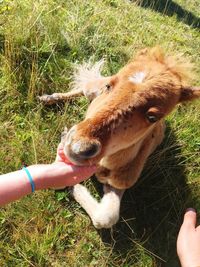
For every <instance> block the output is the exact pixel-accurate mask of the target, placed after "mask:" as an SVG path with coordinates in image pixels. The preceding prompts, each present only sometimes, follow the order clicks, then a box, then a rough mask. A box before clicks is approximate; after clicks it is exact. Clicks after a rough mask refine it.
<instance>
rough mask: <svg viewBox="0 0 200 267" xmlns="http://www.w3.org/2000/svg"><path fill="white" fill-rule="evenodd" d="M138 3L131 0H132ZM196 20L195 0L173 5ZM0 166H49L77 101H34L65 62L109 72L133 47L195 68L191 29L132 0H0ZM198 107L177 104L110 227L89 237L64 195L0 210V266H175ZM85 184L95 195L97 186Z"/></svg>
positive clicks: (194, 195) (199, 167)
mask: <svg viewBox="0 0 200 267" xmlns="http://www.w3.org/2000/svg"><path fill="white" fill-rule="evenodd" d="M140 2H141V1H140ZM175 3H178V4H179V5H180V6H182V8H184V9H186V10H188V11H190V12H193V11H194V15H195V16H198V15H199V14H200V9H199V8H200V7H199V2H198V1H197V0H195V1H190V3H189V2H188V1H184V0H177V1H176V2H175ZM0 20H1V23H0V104H1V109H0V144H1V150H0V166H1V172H2V173H6V172H9V171H12V170H16V169H19V168H21V166H22V165H23V164H24V163H26V164H33V163H39V162H46V163H49V162H52V161H53V160H54V158H55V151H56V146H57V144H58V142H59V139H60V134H61V132H62V130H63V128H64V126H68V127H70V126H71V125H73V124H75V123H76V122H77V121H80V120H81V119H82V118H83V116H84V112H85V110H86V108H87V101H86V100H85V99H84V98H79V99H77V100H74V101H72V102H70V103H66V104H65V105H59V106H56V107H53V108H46V107H43V106H42V105H41V104H39V103H38V102H37V99H36V96H37V95H41V94H43V93H52V92H60V91H66V90H68V89H69V84H70V82H71V74H72V71H73V63H75V62H82V61H83V60H87V59H89V58H90V57H91V56H92V57H93V58H94V60H99V59H101V58H102V57H104V58H105V59H106V61H107V63H106V66H105V69H104V73H105V74H112V73H115V72H116V71H117V70H118V69H119V68H120V67H121V66H123V64H124V63H126V62H127V60H129V59H130V57H131V56H132V55H134V54H135V53H136V51H137V50H138V49H141V48H143V47H146V46H154V45H157V44H159V45H161V47H163V48H164V49H165V50H166V51H167V52H169V53H172V54H174V53H183V54H184V56H185V57H187V58H188V59H190V60H191V61H192V62H193V63H194V65H195V67H196V69H197V82H198V78H199V73H200V72H199V69H200V63H199V62H200V54H199V51H200V33H199V31H198V29H197V28H195V27H192V25H188V24H187V23H186V20H184V18H183V19H182V20H181V18H179V17H177V16H176V15H173V16H168V15H163V14H162V12H157V11H155V9H153V8H152V7H151V8H146V7H142V6H141V4H139V1H125V0H118V1H117V0H104V1H93V0H92V1H80V0H73V1H72V0H69V1H53V0H44V1H27V0H23V1H22V0H17V1H12V0H7V1H6V0H5V1H0ZM199 121H200V103H199V102H198V101H196V102H194V103H192V104H190V105H184V106H182V107H178V108H177V110H176V111H174V112H173V113H172V114H171V115H170V116H169V117H168V119H167V131H166V138H165V141H164V143H163V144H162V145H161V147H160V148H159V149H158V150H157V151H156V152H155V153H154V155H152V156H151V158H150V160H149V162H148V164H147V166H146V168H145V170H144V172H143V175H142V177H141V179H140V180H139V181H138V183H137V184H136V185H135V187H134V188H133V189H130V190H128V191H127V193H126V195H125V196H124V198H123V203H122V208H121V218H120V222H119V223H118V224H117V225H116V226H115V227H113V229H112V230H111V231H109V230H108V231H107V230H106V231H100V232H97V231H96V230H95V229H94V227H93V226H92V224H91V222H90V219H89V218H88V216H87V215H86V214H85V212H84V211H83V210H82V209H81V208H80V207H79V205H78V204H77V203H75V202H74V201H73V200H72V199H71V197H70V194H69V193H66V192H56V193H55V192H54V191H48V190H47V191H43V192H37V193H35V194H34V195H31V196H29V197H25V198H24V199H22V200H20V201H18V202H16V203H13V204H10V205H8V206H6V207H5V208H2V209H1V210H0V240H1V242H0V266H20V267H21V266H37V267H43V266H44V267H46V266H48V267H49V266H52V267H62V266H77V267H78V266H84V267H85V266H101V267H102V266H110V267H111V266H112V267H113V266H123V267H128V266H133V267H147V266H148V267H150V266H152V267H155V266H156V267H160V266H168V267H174V266H178V260H177V257H176V249H175V242H176V236H177V232H178V229H179V226H180V223H181V219H182V215H183V211H184V209H185V208H186V207H188V206H190V205H192V206H193V207H195V208H197V209H200V201H199V194H200V180H199V177H200V157H199V151H200V135H199V130H200V127H199ZM86 184H87V186H88V187H90V189H91V190H92V191H93V193H94V195H98V186H97V188H96V183H94V184H92V183H91V182H90V181H87V182H86Z"/></svg>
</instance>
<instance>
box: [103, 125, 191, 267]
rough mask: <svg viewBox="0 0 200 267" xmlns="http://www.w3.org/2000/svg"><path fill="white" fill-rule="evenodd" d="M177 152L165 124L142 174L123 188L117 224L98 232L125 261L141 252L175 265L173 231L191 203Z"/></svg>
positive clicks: (171, 265)
mask: <svg viewBox="0 0 200 267" xmlns="http://www.w3.org/2000/svg"><path fill="white" fill-rule="evenodd" d="M180 155H181V151H180V147H179V145H178V143H177V140H176V137H175V136H174V135H173V133H172V131H171V129H170V128H169V127H167V133H166V138H165V140H164V142H163V144H162V145H161V146H160V148H158V149H157V151H155V153H154V154H153V155H152V156H151V157H150V158H149V160H148V162H147V164H146V167H145V169H144V171H143V174H142V177H141V178H140V179H139V181H138V182H137V183H136V184H135V186H134V187H133V188H131V189H129V190H127V191H126V193H125V195H124V197H123V199H122V205H121V214H120V215H121V217H120V221H119V223H118V224H117V225H116V226H114V227H113V229H112V230H111V231H110V230H105V229H104V230H100V231H99V234H100V236H101V238H102V240H103V242H105V243H106V244H110V245H112V246H113V251H114V252H115V253H117V254H118V255H119V257H122V258H123V259H126V261H127V262H126V264H129V263H130V264H132V260H133V258H134V254H135V255H136V254H137V253H139V254H138V256H139V258H141V252H142V251H144V252H145V254H149V255H151V258H153V259H154V261H155V263H154V265H153V266H156V267H158V266H159V267H161V266H168V267H175V266H179V263H178V258H177V256H176V239H177V234H178V231H179V228H180V225H181V222H182V217H183V214H184V210H185V208H186V207H188V206H189V205H191V203H192V197H191V193H190V190H189V188H188V187H187V184H186V177H185V176H184V166H183V164H181V162H183V158H181V156H180ZM131 254H132V255H133V256H131ZM131 257H132V260H131ZM144 264H145V263H144ZM131 266H132V265H131ZM142 266H143V265H142ZM144 266H145V265H144ZM148 266H149V265H148Z"/></svg>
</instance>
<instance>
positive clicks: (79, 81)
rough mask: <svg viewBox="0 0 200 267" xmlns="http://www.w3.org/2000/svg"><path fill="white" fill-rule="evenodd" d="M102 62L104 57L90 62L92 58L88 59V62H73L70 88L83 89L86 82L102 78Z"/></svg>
mask: <svg viewBox="0 0 200 267" xmlns="http://www.w3.org/2000/svg"><path fill="white" fill-rule="evenodd" d="M104 63H105V60H104V59H101V60H99V61H98V62H95V63H92V60H91V59H90V60H89V61H88V62H84V63H83V64H80V65H79V64H74V73H73V76H72V82H71V88H72V90H78V89H82V90H83V91H84V89H85V85H86V84H87V83H88V82H91V81H93V80H96V79H100V78H102V77H103V76H102V75H101V71H102V69H103V65H104Z"/></svg>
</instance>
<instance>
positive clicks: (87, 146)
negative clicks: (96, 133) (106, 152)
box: [71, 141, 101, 159]
mask: <svg viewBox="0 0 200 267" xmlns="http://www.w3.org/2000/svg"><path fill="white" fill-rule="evenodd" d="M71 149H72V151H73V153H74V154H76V155H78V156H79V157H80V158H82V159H88V158H92V157H95V156H96V155H97V154H99V152H100V150H101V144H100V143H99V142H98V143H97V142H82V141H78V142H76V143H74V144H73V145H72V146H71Z"/></svg>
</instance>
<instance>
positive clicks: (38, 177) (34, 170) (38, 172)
mask: <svg viewBox="0 0 200 267" xmlns="http://www.w3.org/2000/svg"><path fill="white" fill-rule="evenodd" d="M27 168H28V170H29V172H30V174H31V176H32V178H33V182H34V184H35V190H42V189H47V188H48V185H47V183H46V182H47V180H48V179H46V177H47V174H48V173H49V171H50V164H39V165H31V166H29V167H27Z"/></svg>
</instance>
